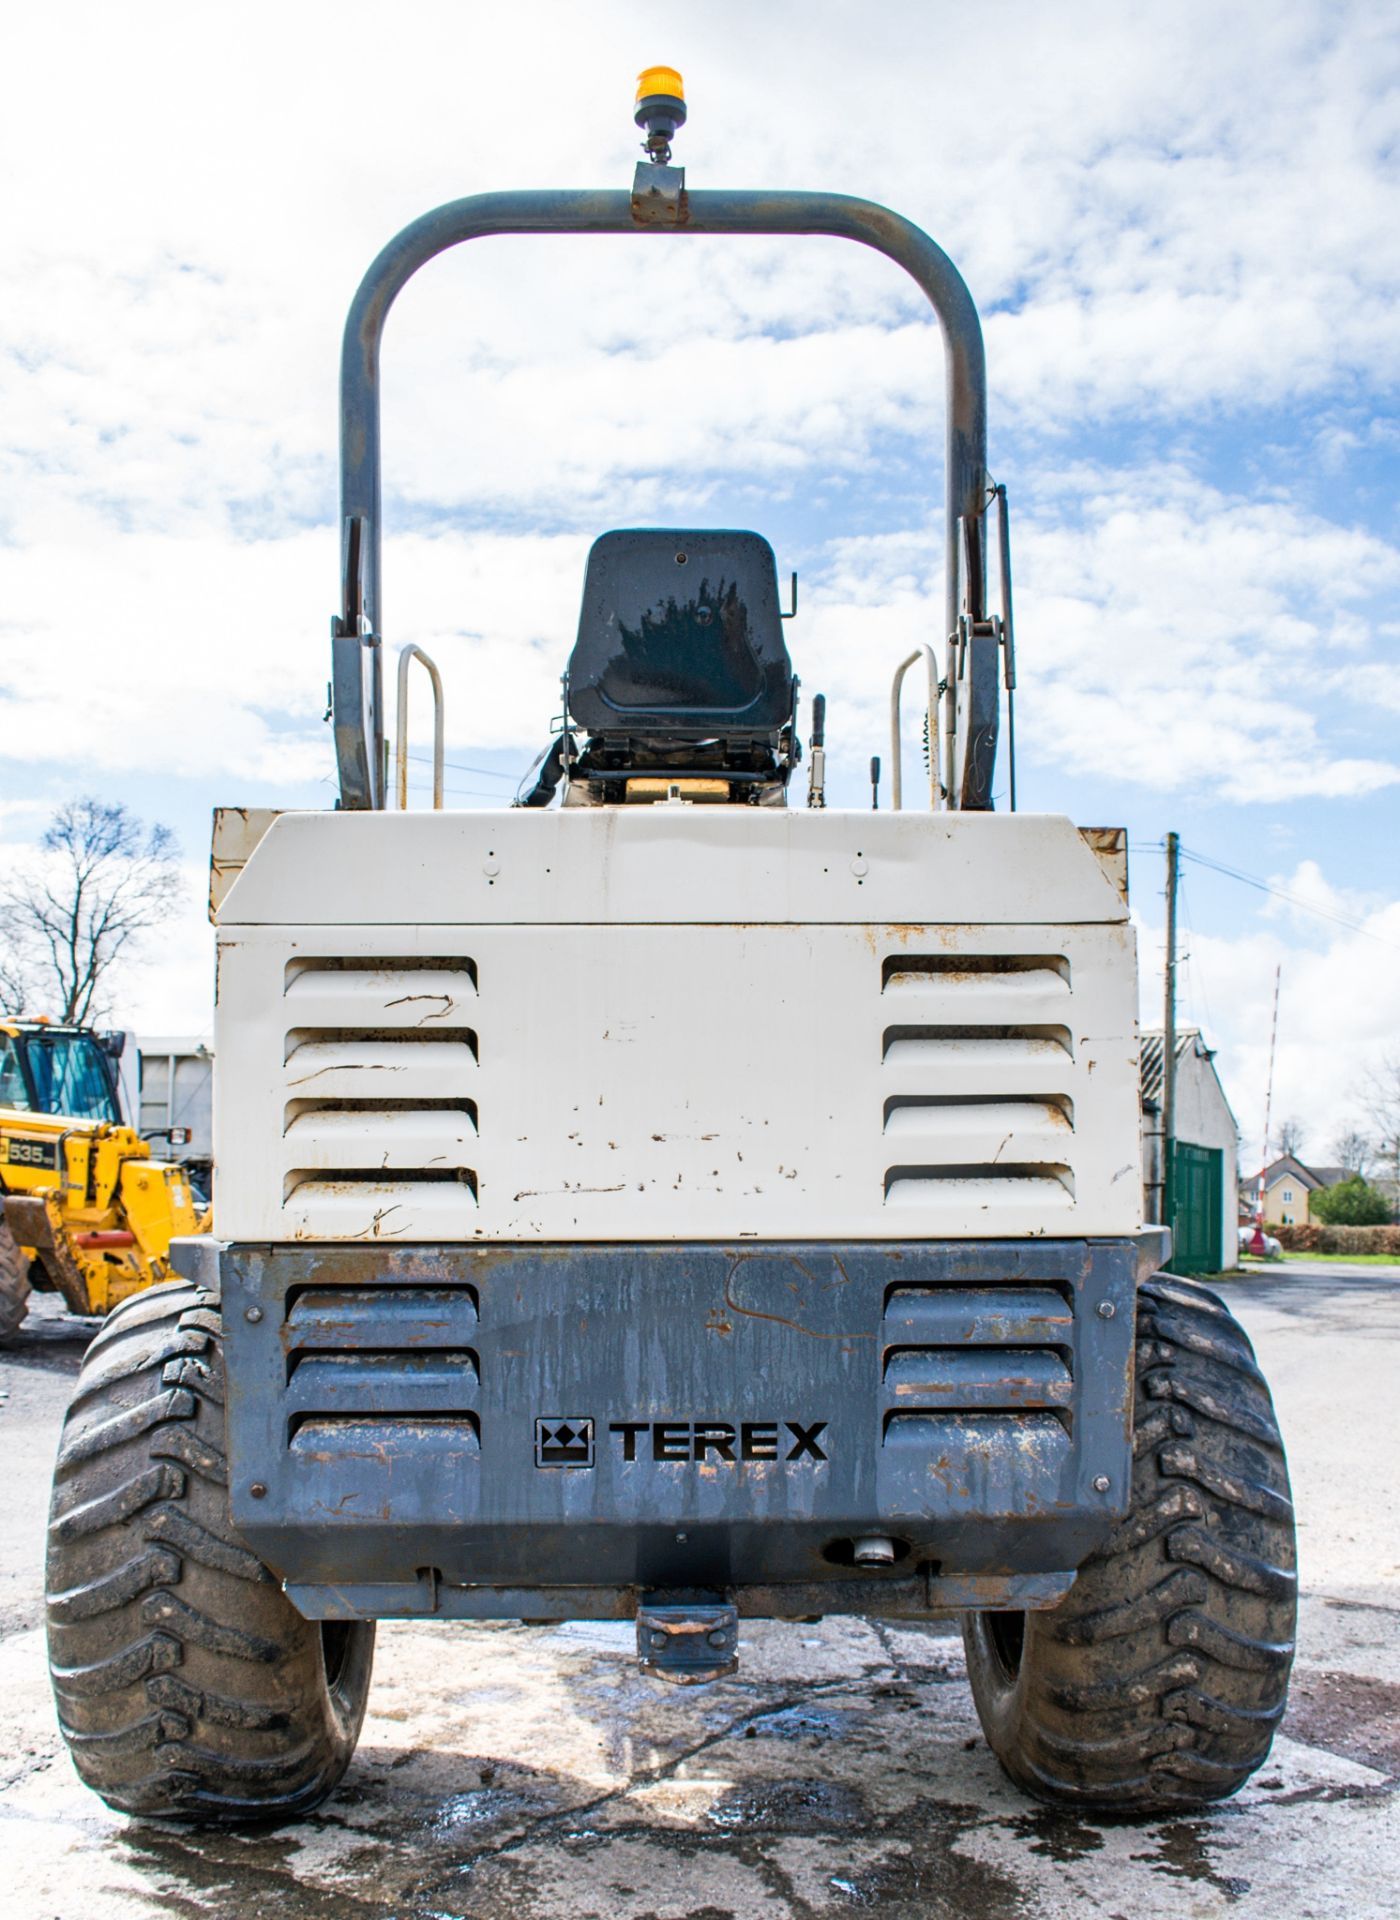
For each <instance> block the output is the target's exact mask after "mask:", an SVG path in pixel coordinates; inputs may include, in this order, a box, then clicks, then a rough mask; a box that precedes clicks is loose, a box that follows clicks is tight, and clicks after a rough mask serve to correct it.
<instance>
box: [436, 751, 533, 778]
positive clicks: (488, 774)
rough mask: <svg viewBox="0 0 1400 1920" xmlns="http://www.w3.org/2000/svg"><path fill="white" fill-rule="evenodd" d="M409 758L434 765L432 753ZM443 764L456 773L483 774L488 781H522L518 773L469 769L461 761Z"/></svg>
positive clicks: (493, 769)
mask: <svg viewBox="0 0 1400 1920" xmlns="http://www.w3.org/2000/svg"><path fill="white" fill-rule="evenodd" d="M408 757H409V759H410V760H418V761H421V762H422V764H423V765H424V766H426V767H430V766H431V765H432V764H433V756H432V755H431V754H430V753H411V754H409V756H408ZM442 764H443V765H444V766H445V767H451V769H452V771H453V772H454V773H476V774H481V775H483V776H484V777H485V778H486V779H487V780H513V781H515V782H517V783H518V782H519V779H520V776H519V774H516V773H502V772H501V771H500V770H499V769H498V768H496V767H469V766H466V765H465V764H464V763H463V762H462V761H460V760H444V761H443V763H442Z"/></svg>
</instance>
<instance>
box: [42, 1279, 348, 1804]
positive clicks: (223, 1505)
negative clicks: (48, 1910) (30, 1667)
mask: <svg viewBox="0 0 1400 1920" xmlns="http://www.w3.org/2000/svg"><path fill="white" fill-rule="evenodd" d="M220 1332H221V1329H220V1320H219V1313H218V1302H217V1299H216V1297H214V1296H212V1295H210V1294H208V1293H205V1292H202V1291H200V1290H199V1289H197V1288H195V1287H193V1286H191V1285H189V1284H187V1283H184V1282H181V1283H172V1284H169V1285H165V1286H160V1287H155V1288H152V1289H151V1290H150V1291H148V1292H145V1293H141V1294H137V1295H134V1296H133V1297H132V1298H131V1299H130V1300H128V1301H126V1302H124V1303H123V1304H122V1306H120V1307H119V1308H118V1309H117V1311H116V1312H115V1313H114V1314H113V1315H112V1316H111V1318H110V1319H109V1320H108V1322H107V1324H106V1326H105V1327H104V1328H103V1329H102V1331H101V1333H100V1334H99V1335H98V1336H97V1338H96V1340H94V1342H93V1344H92V1346H91V1347H90V1348H89V1349H88V1352H87V1355H86V1357H85V1359H84V1361H83V1368H82V1372H81V1373H80V1374H79V1376H78V1384H77V1391H76V1392H75V1394H74V1397H73V1403H72V1405H71V1407H70V1408H69V1410H68V1417H67V1420H66V1421H65V1423H64V1429H63V1439H62V1443H61V1445H60V1448H59V1455H58V1466H57V1470H56V1474H55V1479H54V1491H53V1505H52V1509H51V1514H50V1521H49V1552H48V1619H49V1660H50V1671H51V1676H52V1680H53V1688H54V1694H55V1696H56V1698H57V1702H58V1714H59V1721H60V1724H61V1727H62V1731H63V1736H64V1738H65V1740H66V1741H67V1743H68V1747H69V1751H70V1752H71V1754H72V1756H73V1762H74V1765H75V1766H76V1767H77V1769H78V1772H79V1774H80V1775H81V1776H82V1778H83V1780H84V1781H85V1782H86V1784H87V1785H88V1786H90V1787H92V1788H93V1789H94V1790H95V1791H96V1792H97V1793H99V1794H101V1796H102V1798H103V1799H104V1800H105V1801H106V1802H107V1804H108V1805H109V1806H111V1807H115V1808H117V1809H118V1810H119V1811H121V1812H123V1813H135V1814H147V1815H158V1816H160V1817H161V1818H164V1819H176V1820H194V1821H204V1822H223V1823H236V1822H242V1821H269V1820H281V1819H286V1818H288V1817H290V1816H292V1815H295V1814H300V1813H304V1812H306V1811H307V1809H309V1808H311V1807H314V1806H315V1805H317V1803H318V1802H319V1801H321V1800H324V1799H325V1797H326V1795H327V1794H329V1793H330V1792H331V1791H332V1789H333V1788H334V1787H335V1785H336V1783H337V1782H338V1781H339V1779H340V1777H341V1775H342V1774H343V1773H344V1772H345V1769H346V1767H347V1766H348V1765H349V1764H350V1758H351V1755H352V1754H353V1753H354V1750H355V1741H356V1739H357V1738H358V1736H359V1731H360V1723H361V1721H362V1720H363V1718H364V1711H365V1700H366V1697H367V1695H368V1692H369V1679H370V1667H371V1664H372V1662H373V1658H374V1627H373V1626H372V1625H365V1624H362V1623H358V1622H356V1623H351V1624H348V1625H323V1624H319V1623H317V1622H314V1621H307V1620H304V1619H303V1618H302V1616H301V1615H300V1614H299V1613H298V1612H297V1611H296V1609H295V1608H294V1607H293V1606H292V1604H291V1602H290V1601H289V1600H288V1599H287V1597H286V1595H285V1594H284V1593H283V1592H282V1590H281V1587H280V1586H279V1585H278V1583H277V1581H276V1579H275V1578H274V1577H273V1575H272V1574H271V1573H269V1571H268V1569H267V1568H266V1567H265V1566H264V1565H263V1564H262V1562H261V1561H260V1560H258V1559H257V1558H256V1556H255V1555H254V1554H252V1553H250V1552H249V1551H248V1549H247V1547H246V1546H244V1545H243V1543H242V1541H241V1540H240V1539H239V1537H238V1535H237V1534H236V1533H235V1532H234V1530H233V1526H232V1524H231V1522H230V1519H229V1503H228V1475H227V1470H226V1467H225V1463H224V1445H225V1442H224V1406H223V1400H224V1391H223V1360H222V1354H221V1342H220Z"/></svg>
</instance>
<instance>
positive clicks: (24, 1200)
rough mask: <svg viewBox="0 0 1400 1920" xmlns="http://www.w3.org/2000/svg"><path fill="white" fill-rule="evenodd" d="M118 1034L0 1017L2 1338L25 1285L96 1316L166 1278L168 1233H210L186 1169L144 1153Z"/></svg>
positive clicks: (174, 1132) (20, 1315)
mask: <svg viewBox="0 0 1400 1920" xmlns="http://www.w3.org/2000/svg"><path fill="white" fill-rule="evenodd" d="M123 1039H124V1036H123V1035H121V1034H106V1033H97V1032H94V1031H93V1030H92V1029H91V1028H87V1027H61V1026H57V1025H55V1024H54V1023H52V1022H50V1021H45V1020H11V1019H5V1018H3V1017H0V1206H2V1207H3V1215H2V1216H0V1340H3V1339H7V1338H8V1337H9V1336H10V1335H11V1334H13V1333H14V1332H15V1330H16V1329H17V1328H18V1327H19V1325H20V1323H21V1321H22V1320H23V1319H24V1315H25V1310H26V1308H27V1306H28V1301H29V1292H30V1289H31V1287H39V1288H50V1289H53V1290H55V1291H57V1292H58V1293H60V1294H62V1296H63V1298H64V1300H65V1302H66V1303H67V1305H68V1307H69V1309H70V1311H72V1312H73V1313H82V1314H105V1313H108V1312H110V1310H111V1309H112V1308H113V1307H114V1306H116V1304H117V1302H118V1301H119V1300H124V1299H125V1298H126V1296H127V1295H128V1294H130V1293H137V1292H139V1291H140V1289H141V1288H143V1287H149V1286H154V1285H155V1284H156V1283H157V1282H159V1281H162V1280H166V1279H168V1278H169V1277H170V1266H169V1254H170V1242H171V1239H172V1237H173V1236H174V1235H176V1234H191V1233H204V1232H207V1231H208V1228H209V1209H208V1207H207V1206H201V1205H200V1204H199V1202H198V1201H197V1200H196V1197H195V1194H194V1192H193V1190H192V1188H191V1186H190V1180H189V1176H188V1174H187V1173H186V1172H185V1170H184V1168H183V1167H180V1166H177V1165H175V1164H173V1163H171V1162H169V1161H162V1160H155V1159H153V1158H152V1157H151V1148H150V1144H149V1142H148V1141H147V1140H144V1139H143V1138H142V1137H141V1135H140V1134H139V1133H138V1132H137V1131H136V1130H135V1129H134V1128H133V1127H131V1126H129V1125H128V1124H127V1122H126V1118H125V1116H124V1114H123V1112H122V1101H121V1089H120V1083H119V1080H118V1076H117V1072H116V1062H117V1059H118V1058H119V1057H120V1053H121V1043H122V1040H123ZM180 1132H181V1130H180V1129H179V1128H174V1129H171V1130H170V1137H171V1139H172V1142H173V1143H174V1144H179V1142H178V1138H177V1136H178V1135H179V1134H180Z"/></svg>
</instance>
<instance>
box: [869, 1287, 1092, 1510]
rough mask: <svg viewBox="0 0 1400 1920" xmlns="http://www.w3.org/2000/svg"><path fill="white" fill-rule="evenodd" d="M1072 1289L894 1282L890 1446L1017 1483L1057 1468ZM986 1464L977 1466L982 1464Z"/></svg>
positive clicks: (1068, 1402)
mask: <svg viewBox="0 0 1400 1920" xmlns="http://www.w3.org/2000/svg"><path fill="white" fill-rule="evenodd" d="M1070 1300H1071V1296H1070V1293H1069V1290H1068V1288H1065V1289H1061V1288H1059V1287H1052V1286H1030V1287H1027V1286H1016V1285H1013V1284H1009V1283H1008V1284H1007V1285H1004V1286H992V1287H956V1286H934V1287H896V1288H894V1289H892V1290H891V1293H890V1296H889V1299H888V1302H887V1304H886V1308H885V1319H884V1327H883V1335H882V1342H883V1344H882V1353H881V1366H882V1376H883V1383H884V1404H885V1444H886V1445H887V1446H898V1447H916V1448H919V1449H924V1450H928V1451H929V1453H930V1457H931V1458H934V1459H937V1458H939V1457H948V1458H960V1459H968V1460H971V1461H972V1462H973V1465H974V1470H975V1471H979V1472H985V1473H988V1474H990V1475H992V1476H993V1477H997V1476H1004V1477H1006V1478H1007V1488H1008V1491H1009V1490H1010V1489H1011V1488H1012V1486H1013V1482H1014V1474H1013V1467H1014V1464H1015V1461H1016V1459H1017V1458H1019V1459H1021V1460H1022V1461H1023V1463H1025V1464H1026V1465H1027V1466H1028V1467H1030V1468H1033V1469H1035V1470H1036V1471H1037V1472H1040V1471H1044V1472H1045V1473H1046V1474H1049V1475H1052V1476H1053V1474H1054V1473H1056V1472H1058V1469H1059V1465H1060V1463H1061V1462H1062V1461H1063V1460H1064V1459H1065V1457H1066V1456H1067V1455H1068V1452H1069V1448H1070V1432H1069V1423H1070V1418H1071V1407H1072V1403H1073V1399H1074V1358H1073V1355H1074V1314H1073V1309H1072V1306H1071V1304H1070ZM978 1463H980V1465H979V1464H978Z"/></svg>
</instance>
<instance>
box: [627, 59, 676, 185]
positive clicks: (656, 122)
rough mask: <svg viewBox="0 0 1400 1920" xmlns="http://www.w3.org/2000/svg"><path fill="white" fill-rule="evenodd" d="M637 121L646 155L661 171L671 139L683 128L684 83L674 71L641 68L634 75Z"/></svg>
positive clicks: (668, 68)
mask: <svg viewBox="0 0 1400 1920" xmlns="http://www.w3.org/2000/svg"><path fill="white" fill-rule="evenodd" d="M636 120H637V125H638V126H639V127H641V128H643V129H644V131H645V133H646V136H647V137H646V140H645V141H644V143H643V145H644V147H645V149H646V152H647V154H648V155H649V156H650V157H651V159H653V160H654V161H656V162H657V164H658V165H660V166H663V167H664V166H665V165H666V164H667V162H668V161H669V160H670V158H671V136H672V134H674V133H675V131H676V129H677V127H683V126H684V125H685V82H684V81H683V80H682V79H681V76H680V75H679V74H678V73H677V72H676V69H675V68H674V67H643V69H642V71H641V72H640V73H639V74H638V75H637V111H636Z"/></svg>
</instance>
